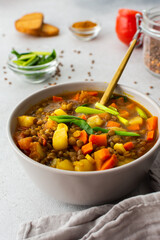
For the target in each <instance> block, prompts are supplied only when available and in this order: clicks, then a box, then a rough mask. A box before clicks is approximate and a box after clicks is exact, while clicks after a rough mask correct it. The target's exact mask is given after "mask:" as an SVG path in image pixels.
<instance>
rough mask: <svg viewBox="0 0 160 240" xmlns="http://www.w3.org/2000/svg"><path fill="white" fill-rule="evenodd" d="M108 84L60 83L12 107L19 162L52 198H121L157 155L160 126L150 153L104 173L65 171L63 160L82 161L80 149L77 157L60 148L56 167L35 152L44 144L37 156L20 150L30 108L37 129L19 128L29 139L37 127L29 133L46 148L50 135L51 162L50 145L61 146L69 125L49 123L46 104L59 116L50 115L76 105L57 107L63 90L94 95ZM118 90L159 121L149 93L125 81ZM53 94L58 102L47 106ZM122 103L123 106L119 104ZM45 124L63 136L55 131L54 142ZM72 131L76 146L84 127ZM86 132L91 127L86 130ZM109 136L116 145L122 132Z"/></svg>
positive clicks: (81, 200) (98, 200)
mask: <svg viewBox="0 0 160 240" xmlns="http://www.w3.org/2000/svg"><path fill="white" fill-rule="evenodd" d="M105 88H106V83H103V82H94V83H89V82H86V83H82V82H75V83H66V84H60V85H58V86H54V87H50V88H48V89H44V90H41V91H38V92H36V93H34V94H32V95H31V96H29V97H27V98H26V99H25V100H23V101H22V102H21V103H20V104H18V106H17V107H16V108H15V109H14V111H13V112H12V114H11V116H10V119H9V122H8V137H9V141H10V143H11V145H12V147H13V149H14V151H15V152H16V153H17V156H18V158H19V160H20V162H21V163H22V165H23V166H24V168H25V170H26V171H27V172H28V174H29V175H30V177H31V179H32V180H33V181H34V182H35V184H37V186H38V187H39V188H40V189H42V191H44V192H46V193H48V194H49V195H51V196H52V197H53V198H56V199H59V200H61V201H64V202H68V203H72V204H82V205H94V204H102V203H106V202H111V201H113V200H117V199H118V198H120V197H122V196H124V195H126V194H127V193H129V192H131V191H132V190H133V189H134V188H135V187H136V186H137V184H138V183H139V181H141V179H142V178H143V177H144V176H145V174H146V172H147V171H148V170H149V168H150V166H151V164H152V163H153V161H154V158H155V156H156V154H157V152H158V150H159V145H160V138H159V130H158V132H157V135H156V137H157V138H156V139H155V142H154V145H152V146H151V148H150V149H148V151H147V152H146V153H144V154H140V155H139V157H138V158H137V159H135V160H134V161H131V162H129V163H128V164H125V165H120V166H118V167H114V168H111V169H106V170H103V171H99V170H96V169H92V170H91V169H90V170H88V169H87V170H85V171H74V170H73V169H67V170H64V169H65V168H63V164H62V163H64V160H66V159H67V158H68V157H69V156H70V159H71V162H74V161H76V162H78V161H79V162H80V161H81V160H83V159H82V156H81V155H82V154H84V153H83V151H82V152H79V153H78V155H77V154H76V155H75V154H74V151H70V153H68V152H67V151H66V150H64V149H62V150H58V149H57V152H58V155H59V156H58V158H61V157H62V158H63V159H64V160H63V161H62V162H61V164H60V165H59V167H55V166H54V162H53V166H49V165H48V164H45V161H46V159H45V158H44V159H45V161H44V162H43V160H42V161H39V160H38V159H37V156H39V154H41V148H39V147H38V151H39V152H38V155H37V154H35V152H34V153H33V152H32V155H28V153H27V150H25V151H26V152H25V151H22V150H21V149H19V146H18V144H17V141H15V133H16V131H17V118H18V117H19V116H23V115H24V114H25V113H27V112H28V111H30V113H31V112H32V116H31V117H32V118H31V119H30V120H29V121H33V123H34V124H36V128H32V129H28V128H27V126H26V127H25V129H24V128H23V133H22V132H21V134H20V135H23V134H26V136H27V137H30V136H29V134H30V133H29V132H27V130H29V131H33V132H32V133H31V134H32V137H33V138H35V139H34V142H37V138H38V137H40V139H39V144H40V145H42V146H43V144H44V146H46V139H45V134H46V135H47V136H48V137H47V139H49V142H48V143H49V144H48V143H47V144H48V145H47V146H48V148H50V152H48V154H47V156H48V160H49V159H52V158H55V152H54V151H52V149H51V148H52V144H53V146H54V148H55V149H56V146H57V144H58V146H59V144H61V143H62V142H63V139H64V138H65V136H66V125H67V123H66V121H65V123H64V122H63V123H62V122H61V123H59V125H60V126H59V129H58V127H55V126H53V125H52V123H51V122H48V121H47V119H48V114H47V115H46V114H44V109H42V108H44V107H45V112H49V115H50V116H51V118H52V117H55V115H54V114H52V113H51V112H50V111H56V110H57V109H60V111H66V112H67V113H70V115H72V114H73V108H72V107H73V105H72V104H71V103H72V102H71V101H69V102H66V101H65V102H64V103H63V104H62V103H61V108H57V106H59V100H60V98H61V96H64V95H65V94H66V96H67V95H70V92H71V89H72V92H73V93H75V92H77V91H81V90H82V89H83V90H84V92H85V91H91V90H92V93H94V92H95V91H103V90H104V89H105ZM115 93H116V94H121V95H122V93H123V95H124V93H125V97H127V96H130V98H131V99H132V100H133V101H136V102H138V103H139V104H140V105H142V104H143V107H144V109H147V110H148V111H149V112H150V114H152V115H154V116H157V117H158V119H160V110H159V107H158V105H157V104H156V103H155V102H154V101H152V100H151V99H150V98H149V97H147V96H145V95H143V94H141V93H139V92H137V91H136V90H134V89H132V88H128V87H125V86H122V85H118V86H117V88H116V90H115ZM52 96H54V97H55V98H54V100H55V101H57V102H56V104H57V106H56V105H55V103H54V104H52V103H51V102H50V104H49V105H48V104H47V101H48V100H47V101H46V100H45V99H47V98H49V97H52ZM75 98H76V95H75ZM84 99H85V98H84ZM46 104H47V105H46ZM84 104H86V100H84ZM119 104H121V102H120V103H119ZM123 104H124V103H123ZM31 105H32V106H33V107H32V108H31ZM38 106H39V107H38ZM37 107H38V108H37ZM35 109H36V111H35ZM35 113H36V115H37V116H36V118H37V119H36V120H35V115H34V114H35ZM63 114H64V113H63ZM147 114H148V113H147ZM41 115H44V118H43V120H45V118H47V119H46V121H45V122H43V120H42V119H40V117H38V116H41ZM148 116H149V115H148ZM92 117H93V116H92ZM67 118H68V117H67ZM67 118H66V119H67ZM41 120H42V121H41ZM51 120H52V119H51ZM63 120H64V119H63ZM72 120H73V119H70V120H69V121H68V124H70V123H71V121H72ZM112 120H115V118H114V119H113V118H112ZM20 121H22V122H23V121H24V119H23V118H20ZM69 122H70V123H69ZM74 123H75V122H74ZM91 123H93V121H91ZM45 124H47V125H48V124H49V125H50V124H51V125H52V130H53V128H54V127H55V131H57V130H60V129H63V134H62V135H61V136H60V135H58V133H56V134H55V133H54V135H57V136H58V137H57V139H56V141H54V140H55V139H54V140H53V142H52V138H53V136H54V135H53V134H52V131H48V129H47V132H41V130H42V128H41V126H42V127H43V126H46V125H45ZM68 128H69V125H68ZM18 131H19V130H18ZM20 131H21V130H20ZM24 131H25V132H24ZM68 131H69V133H68V134H69V135H70V139H69V144H70V145H71V147H72V146H75V140H76V139H77V138H78V137H79V134H80V129H79V127H78V126H77V125H76V126H72V127H71V128H69V130H68ZM86 131H88V130H87V129H86ZM37 133H38V135H37ZM112 133H113V132H112ZM43 134H44V136H43ZM96 135H97V134H96ZM108 137H109V138H108V144H109V145H110V147H112V143H111V142H114V141H115V142H117V141H118V142H119V139H120V138H119V137H118V136H116V135H115V136H114V140H113V138H112V141H110V140H109V139H110V137H112V134H111V132H110V134H109V136H108ZM50 140H51V141H50ZM122 140H123V137H122V138H121V141H122ZM119 143H122V142H119ZM135 143H136V141H135ZM139 143H140V142H139ZM139 143H138V144H139ZM39 144H33V145H34V146H33V148H34V149H35V147H37V146H39ZM81 144H82V142H80V141H77V140H76V145H77V147H79V148H80V147H81ZM71 147H70V148H71ZM142 147H143V146H141V148H142ZM137 149H138V147H137ZM99 150H100V149H97V151H99ZM141 150H142V149H141ZM53 155H54V156H53ZM77 156H78V157H77ZM117 156H118V155H117ZM78 158H79V159H78ZM83 158H84V156H83ZM33 159H34V160H33ZM48 160H47V161H48ZM49 162H50V160H49ZM57 163H58V162H57ZM58 164H59V163H58ZM71 165H72V164H70V166H71ZM82 165H83V164H81V165H79V166H78V167H80V168H81V167H82ZM57 166H58V165H57ZM95 170H96V171H95ZM122 176H123V177H122ZM111 183H112V184H111ZM104 184H105V187H103V186H104ZM115 189H116V191H115Z"/></svg>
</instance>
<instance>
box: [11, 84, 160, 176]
mask: <svg viewBox="0 0 160 240" xmlns="http://www.w3.org/2000/svg"><path fill="white" fill-rule="evenodd" d="M83 83H84V82H80V81H77V82H74V83H73V82H67V83H60V84H58V85H56V86H51V87H49V88H46V89H41V90H38V91H35V92H33V93H32V94H30V95H28V96H27V97H26V98H24V99H23V100H22V101H20V102H19V103H18V104H17V105H16V107H15V108H14V110H13V111H12V113H11V114H10V116H9V119H8V122H7V137H8V139H9V142H10V144H11V146H12V148H13V149H14V151H15V152H16V153H17V154H18V155H20V157H21V158H23V159H24V160H25V161H27V162H29V163H31V164H33V165H35V166H37V167H39V168H42V169H44V170H46V171H47V170H48V171H51V172H53V173H54V172H55V173H57V174H62V175H64V174H65V175H72V176H73V175H78V176H87V175H103V174H107V173H108V174H110V173H112V172H118V171H120V170H121V169H126V168H130V166H133V165H137V164H138V163H139V162H140V161H143V159H144V157H146V156H148V155H150V154H151V153H152V152H153V151H155V150H156V149H157V148H159V147H160V133H159V136H158V139H157V141H156V143H155V144H154V146H153V147H152V148H151V149H150V150H149V151H148V152H146V153H145V154H144V155H142V156H141V157H139V158H137V159H136V160H135V161H132V162H130V163H127V164H124V165H122V166H118V167H116V168H111V169H107V170H103V171H85V172H79V171H70V170H62V169H56V168H52V167H50V166H47V165H44V164H42V163H39V162H36V161H34V160H33V159H31V158H30V157H28V156H27V155H25V154H24V153H23V152H22V151H21V150H20V149H19V148H18V147H17V145H16V143H15V141H14V140H13V137H12V135H11V131H10V128H11V121H12V118H13V116H14V113H15V112H16V110H17V108H18V107H19V106H20V105H23V103H24V102H25V101H26V100H29V98H31V97H33V96H34V95H35V96H36V95H39V94H41V93H42V92H45V91H46V90H47V89H56V88H57V87H58V88H60V87H61V86H64V87H65V86H66V88H67V87H69V86H71V85H73V84H74V85H79V84H83ZM94 83H95V84H99V83H106V82H105V81H94ZM94 83H93V82H92V83H90V82H86V85H90V84H94ZM117 86H120V87H121V88H122V89H126V90H130V91H132V92H133V94H137V95H139V96H141V97H143V98H144V99H147V100H148V101H150V102H151V103H152V105H154V106H155V107H156V108H157V111H160V108H159V105H158V104H157V103H156V102H155V101H154V100H153V99H151V98H150V97H148V96H146V95H144V94H143V93H141V92H139V91H137V90H135V89H134V88H132V87H128V86H126V85H124V84H117Z"/></svg>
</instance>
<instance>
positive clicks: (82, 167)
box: [14, 91, 158, 171]
mask: <svg viewBox="0 0 160 240" xmlns="http://www.w3.org/2000/svg"><path fill="white" fill-rule="evenodd" d="M101 96H102V93H101V92H96V91H92V92H91V91H80V92H76V93H70V94H67V95H63V96H52V97H50V98H48V99H45V100H44V101H42V102H40V103H39V104H36V105H34V106H33V107H32V108H30V109H29V110H28V111H27V112H26V113H25V115H22V116H19V117H18V119H17V120H18V123H17V128H16V131H15V134H14V139H15V142H16V144H17V146H18V147H19V148H20V149H21V150H22V151H23V153H24V154H26V155H27V156H29V157H30V158H32V159H33V160H35V161H37V162H40V163H42V164H45V165H47V166H50V167H53V168H58V169H63V170H70V171H95V170H106V169H109V168H114V167H118V166H121V165H123V164H127V163H129V162H132V161H134V160H136V159H137V158H139V157H140V156H142V155H144V154H145V153H146V152H147V151H149V149H150V148H152V146H153V145H154V144H155V142H156V140H157V122H158V118H157V117H156V116H152V115H151V114H150V113H149V112H148V111H147V110H146V109H145V108H144V107H143V106H141V105H139V104H138V103H137V102H135V101H133V100H131V99H130V98H128V97H126V96H121V95H115V94H114V95H112V97H111V99H110V100H109V101H108V103H107V106H103V105H101V104H99V103H98V102H99V100H100V98H101Z"/></svg>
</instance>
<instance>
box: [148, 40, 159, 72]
mask: <svg viewBox="0 0 160 240" xmlns="http://www.w3.org/2000/svg"><path fill="white" fill-rule="evenodd" d="M145 44H146V48H145V51H144V63H145V65H146V66H147V67H148V68H149V70H150V71H152V72H154V73H156V74H160V41H159V40H158V39H155V38H151V37H150V41H146V42H145Z"/></svg>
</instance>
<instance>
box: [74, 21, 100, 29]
mask: <svg viewBox="0 0 160 240" xmlns="http://www.w3.org/2000/svg"><path fill="white" fill-rule="evenodd" d="M96 26H97V24H96V23H94V22H91V21H88V20H87V21H83V22H75V23H73V25H72V27H73V28H78V29H87V28H93V27H96Z"/></svg>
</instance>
